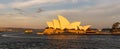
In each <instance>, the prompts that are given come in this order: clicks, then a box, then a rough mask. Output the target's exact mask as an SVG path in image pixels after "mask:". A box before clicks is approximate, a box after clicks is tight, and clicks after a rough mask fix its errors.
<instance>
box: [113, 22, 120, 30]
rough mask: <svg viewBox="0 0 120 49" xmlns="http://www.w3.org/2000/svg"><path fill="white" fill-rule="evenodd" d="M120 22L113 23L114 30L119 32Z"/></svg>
mask: <svg viewBox="0 0 120 49" xmlns="http://www.w3.org/2000/svg"><path fill="white" fill-rule="evenodd" d="M119 25H120V23H119V22H116V23H114V24H113V25H112V32H118V31H119Z"/></svg>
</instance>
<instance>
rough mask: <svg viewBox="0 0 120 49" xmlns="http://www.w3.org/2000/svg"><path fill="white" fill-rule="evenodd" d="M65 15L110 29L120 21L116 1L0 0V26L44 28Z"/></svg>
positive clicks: (72, 20)
mask: <svg viewBox="0 0 120 49" xmlns="http://www.w3.org/2000/svg"><path fill="white" fill-rule="evenodd" d="M57 15H62V16H64V17H66V18H67V19H68V20H69V21H70V22H74V21H79V22H81V25H82V26H84V25H92V26H91V28H98V29H102V28H111V26H112V24H113V23H115V22H120V0H0V27H17V28H39V29H42V28H45V27H47V24H46V22H47V21H51V20H52V19H58V18H57Z"/></svg>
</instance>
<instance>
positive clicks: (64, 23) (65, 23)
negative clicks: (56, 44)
mask: <svg viewBox="0 0 120 49" xmlns="http://www.w3.org/2000/svg"><path fill="white" fill-rule="evenodd" d="M58 19H59V21H60V29H65V28H66V26H68V25H69V24H70V22H69V21H68V20H67V19H66V18H65V17H63V16H61V15H58Z"/></svg>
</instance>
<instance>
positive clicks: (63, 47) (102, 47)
mask: <svg viewBox="0 0 120 49" xmlns="http://www.w3.org/2000/svg"><path fill="white" fill-rule="evenodd" d="M6 36H7V35H6ZM0 49H120V36H119V35H50V36H45V35H44V36H38V35H22V34H21V35H19V34H14V35H10V36H8V37H2V36H1V37H0Z"/></svg>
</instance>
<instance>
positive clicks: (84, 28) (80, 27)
mask: <svg viewBox="0 0 120 49" xmlns="http://www.w3.org/2000/svg"><path fill="white" fill-rule="evenodd" d="M90 26H91V25H87V26H79V29H80V30H84V31H86V30H87V29H88V28H89V27H90Z"/></svg>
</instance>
